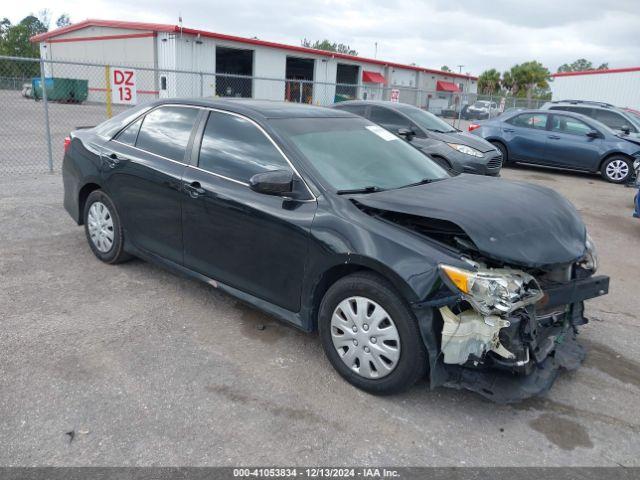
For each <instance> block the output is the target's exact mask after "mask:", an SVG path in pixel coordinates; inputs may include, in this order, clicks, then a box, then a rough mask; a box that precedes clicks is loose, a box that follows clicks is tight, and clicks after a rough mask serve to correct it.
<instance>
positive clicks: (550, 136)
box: [547, 135, 560, 140]
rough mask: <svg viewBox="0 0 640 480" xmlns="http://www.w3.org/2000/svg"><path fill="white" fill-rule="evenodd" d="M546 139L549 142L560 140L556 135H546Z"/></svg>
mask: <svg viewBox="0 0 640 480" xmlns="http://www.w3.org/2000/svg"><path fill="white" fill-rule="evenodd" d="M547 138H550V139H551V140H560V137H559V136H558V135H547Z"/></svg>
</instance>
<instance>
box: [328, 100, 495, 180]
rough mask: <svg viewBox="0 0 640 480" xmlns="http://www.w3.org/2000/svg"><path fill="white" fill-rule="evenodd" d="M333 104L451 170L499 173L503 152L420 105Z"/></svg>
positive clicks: (363, 102)
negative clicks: (381, 127) (403, 140)
mask: <svg viewBox="0 0 640 480" xmlns="http://www.w3.org/2000/svg"><path fill="white" fill-rule="evenodd" d="M332 107H333V108H336V109H338V110H344V111H347V112H350V113H355V114H356V115H360V116H361V117H364V118H366V119H368V120H371V121H372V122H374V123H377V124H378V125H381V126H383V127H384V128H386V129H387V130H389V131H390V132H393V133H395V134H397V135H400V136H402V137H404V138H405V139H406V140H407V141H409V142H411V144H412V145H413V146H414V147H416V148H417V149H418V150H420V151H422V152H423V153H425V154H427V155H428V156H430V157H431V158H432V159H433V160H435V161H436V162H437V163H438V164H439V165H440V166H442V167H444V168H446V169H447V170H449V171H451V172H452V173H474V174H477V175H490V176H497V175H499V174H500V169H501V168H502V154H501V153H500V151H499V150H498V149H496V147H495V146H494V145H491V143H489V142H487V141H484V140H482V139H479V138H478V137H476V136H474V135H470V134H468V133H465V132H461V131H460V130H458V129H456V128H453V127H452V126H451V125H449V124H448V123H447V122H445V121H443V120H441V119H439V118H438V117H436V116H435V115H433V114H432V113H429V112H426V111H424V110H422V109H420V108H417V107H414V106H412V105H406V104H404V103H398V102H383V101H361V100H353V101H348V102H340V103H336V104H334V105H333V106H332Z"/></svg>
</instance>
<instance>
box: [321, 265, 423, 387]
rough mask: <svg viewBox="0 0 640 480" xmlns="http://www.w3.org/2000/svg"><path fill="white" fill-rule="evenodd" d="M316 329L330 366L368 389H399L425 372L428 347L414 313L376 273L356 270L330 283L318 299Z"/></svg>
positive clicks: (411, 382) (349, 379) (356, 384)
mask: <svg viewBox="0 0 640 480" xmlns="http://www.w3.org/2000/svg"><path fill="white" fill-rule="evenodd" d="M348 309H351V311H350V312H349V311H348ZM354 311H355V312H356V313H357V312H362V316H358V315H354ZM340 312H341V313H340ZM385 314H386V316H385ZM367 315H370V317H367ZM367 322H369V323H368V324H367ZM356 324H358V325H356ZM354 325H355V327H354ZM341 327H342V328H341ZM353 328H356V329H357V332H355V331H354V330H353ZM394 329H395V332H394ZM318 330H319V333H320V339H321V341H322V347H323V349H324V352H325V355H326V356H327V358H328V359H329V362H331V365H332V366H333V368H335V369H336V370H337V371H338V373H339V374H340V375H341V376H342V377H343V378H344V379H345V380H346V381H347V382H349V383H350V384H352V385H353V386H355V387H357V388H359V389H361V390H364V391H366V392H369V393H373V394H376V395H390V394H392V393H397V392H401V391H403V390H406V389H407V388H409V387H411V386H412V385H413V384H414V383H415V382H416V381H417V380H419V379H420V378H423V377H424V376H425V374H426V372H427V352H426V348H425V346H424V343H423V342H422V337H421V335H420V330H419V327H418V323H417V321H416V319H415V317H414V315H413V312H412V311H411V309H410V308H409V306H408V305H407V303H406V302H405V301H404V300H403V299H402V298H401V297H400V295H399V294H398V293H397V292H396V290H395V288H393V286H392V285H391V284H390V283H389V282H387V281H385V280H384V279H382V278H380V277H379V276H377V275H375V274H372V273H354V274H352V275H348V276H346V277H344V278H342V279H340V280H338V281H337V282H336V283H334V284H333V285H332V286H331V287H330V288H329V290H328V291H327V293H326V294H325V296H324V298H323V299H322V302H321V304H320V311H319V313H318ZM375 335H379V336H378V337H377V338H376V337H375ZM380 338H381V340H379V341H378V339H380ZM354 340H355V342H354ZM394 342H395V349H394ZM344 345H346V346H344ZM343 359H345V360H343Z"/></svg>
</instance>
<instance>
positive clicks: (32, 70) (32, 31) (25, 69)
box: [0, 9, 71, 77]
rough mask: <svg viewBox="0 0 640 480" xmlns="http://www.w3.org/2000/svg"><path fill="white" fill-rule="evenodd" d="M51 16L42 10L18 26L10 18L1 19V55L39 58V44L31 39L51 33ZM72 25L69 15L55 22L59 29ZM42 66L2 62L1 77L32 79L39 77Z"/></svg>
mask: <svg viewBox="0 0 640 480" xmlns="http://www.w3.org/2000/svg"><path fill="white" fill-rule="evenodd" d="M50 23H51V14H50V12H49V10H46V9H45V10H41V11H40V12H39V13H38V14H33V13H32V14H30V15H27V16H26V17H24V18H23V19H22V20H20V21H19V22H18V23H16V24H12V23H11V21H10V20H9V19H8V18H6V17H5V18H2V19H0V55H6V56H11V57H27V58H38V57H40V52H39V50H38V48H39V47H38V44H37V43H31V42H30V41H29V39H30V38H31V37H33V36H34V35H38V34H39V33H44V32H47V31H49V26H50ZM70 24H71V20H70V19H69V15H67V14H62V15H60V17H58V19H57V20H56V22H55V25H56V27H57V28H60V27H65V26H67V25H70ZM39 73H40V66H39V65H38V64H37V63H34V62H9V61H6V60H1V61H0V77H32V76H36V75H39Z"/></svg>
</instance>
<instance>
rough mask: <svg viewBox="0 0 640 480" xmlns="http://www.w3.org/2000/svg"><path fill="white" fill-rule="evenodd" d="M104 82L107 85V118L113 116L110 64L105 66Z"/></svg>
mask: <svg viewBox="0 0 640 480" xmlns="http://www.w3.org/2000/svg"><path fill="white" fill-rule="evenodd" d="M104 83H105V85H106V87H107V88H106V95H107V98H106V101H107V102H106V103H107V118H111V71H110V68H109V65H105V66H104Z"/></svg>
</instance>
